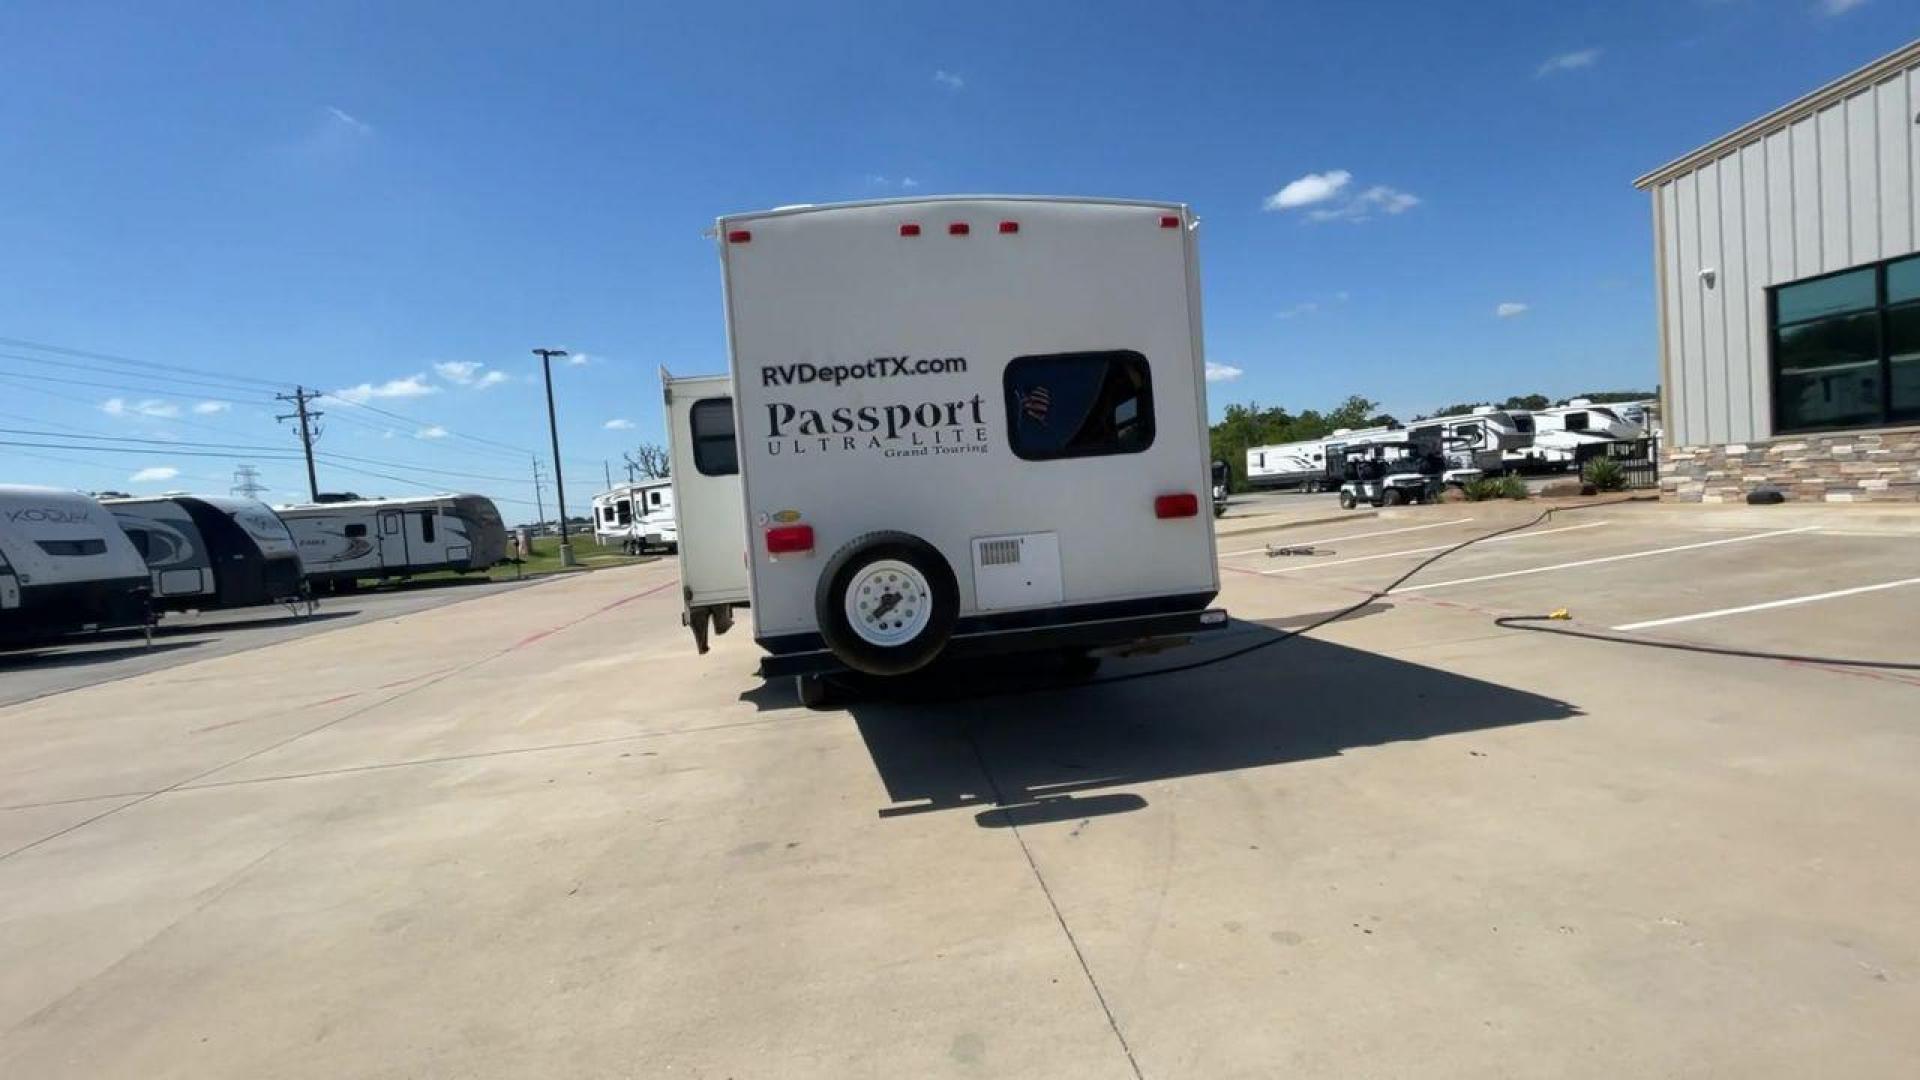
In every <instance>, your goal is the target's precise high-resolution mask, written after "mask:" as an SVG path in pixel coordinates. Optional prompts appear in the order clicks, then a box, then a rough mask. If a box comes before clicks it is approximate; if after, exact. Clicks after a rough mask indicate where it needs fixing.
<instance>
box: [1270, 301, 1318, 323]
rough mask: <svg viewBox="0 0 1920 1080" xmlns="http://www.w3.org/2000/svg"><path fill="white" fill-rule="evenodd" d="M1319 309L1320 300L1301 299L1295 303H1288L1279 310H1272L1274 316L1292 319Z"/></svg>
mask: <svg viewBox="0 0 1920 1080" xmlns="http://www.w3.org/2000/svg"><path fill="white" fill-rule="evenodd" d="M1319 310H1320V302H1319V301H1318V300H1302V301H1300V302H1299V303H1297V304H1289V305H1287V306H1286V307H1283V308H1281V309H1280V310H1279V311H1277V312H1274V318H1277V319H1294V318H1298V317H1300V316H1302V315H1311V314H1313V313H1314V312H1316V311H1319Z"/></svg>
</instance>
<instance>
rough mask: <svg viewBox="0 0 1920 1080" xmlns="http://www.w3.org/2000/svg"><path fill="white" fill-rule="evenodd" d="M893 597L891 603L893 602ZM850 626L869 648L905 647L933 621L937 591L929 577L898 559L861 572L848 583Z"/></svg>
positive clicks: (862, 568) (863, 569)
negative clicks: (935, 592)
mask: <svg viewBox="0 0 1920 1080" xmlns="http://www.w3.org/2000/svg"><path fill="white" fill-rule="evenodd" d="M890 597H891V599H889V598H890ZM846 609H847V623H848V624H849V625H850V626H852V627H853V632H854V633H855V634H858V635H859V636H860V640H862V641H864V642H866V643H867V644H869V645H879V646H881V647H883V648H884V647H889V646H894V645H904V644H906V643H907V642H909V641H912V640H913V639H915V638H917V637H919V636H920V633H921V631H923V630H925V629H926V628H927V623H928V622H929V621H930V620H931V619H932V618H933V590H932V589H931V588H929V587H928V585H927V578H926V575H925V574H922V573H921V572H920V571H918V570H916V569H914V568H913V567H911V566H909V565H907V564H906V563H903V562H901V561H900V560H898V559H881V560H879V561H878V562H871V563H868V564H867V565H865V566H863V567H861V568H860V570H859V572H858V573H856V574H854V575H853V580H852V581H850V582H848V583H847V596H846Z"/></svg>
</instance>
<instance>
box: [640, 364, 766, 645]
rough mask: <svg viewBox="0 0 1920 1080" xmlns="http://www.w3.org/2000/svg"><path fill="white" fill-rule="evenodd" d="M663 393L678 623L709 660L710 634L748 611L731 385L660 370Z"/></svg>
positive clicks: (744, 526) (724, 379) (743, 509)
mask: <svg viewBox="0 0 1920 1080" xmlns="http://www.w3.org/2000/svg"><path fill="white" fill-rule="evenodd" d="M660 386H661V389H662V390H663V391H665V393H666V399H667V453H668V457H669V459H670V460H671V461H672V462H673V505H674V512H675V514H676V515H677V518H678V524H679V530H678V532H677V534H676V535H677V537H678V541H679V549H680V592H681V598H682V600H683V602H684V604H685V608H684V610H683V611H682V614H681V616H680V621H681V623H682V624H683V625H685V626H686V627H687V628H688V629H690V630H692V631H693V641H694V646H695V647H696V648H698V649H699V650H700V651H701V652H706V651H707V632H708V629H709V628H711V629H712V631H713V632H714V633H719V634H724V633H726V632H727V631H728V630H729V629H732V627H733V612H734V609H735V608H742V607H746V606H747V595H748V593H747V514H746V505H745V503H744V502H743V500H742V496H741V491H740V448H739V444H738V442H737V441H736V440H735V439H734V436H733V432H734V428H733V383H732V381H731V380H729V379H728V378H727V377H726V376H725V375H698V376H690V377H687V378H675V377H674V376H673V374H672V373H670V372H668V371H667V370H666V369H665V368H662V369H660Z"/></svg>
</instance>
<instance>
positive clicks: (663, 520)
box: [593, 480, 680, 555]
mask: <svg viewBox="0 0 1920 1080" xmlns="http://www.w3.org/2000/svg"><path fill="white" fill-rule="evenodd" d="M593 538H594V540H595V542H597V543H599V544H600V545H601V546H603V547H612V546H614V545H616V544H617V545H619V546H620V547H621V548H623V549H625V550H626V552H627V554H629V555H638V554H640V553H641V552H643V551H658V550H662V549H665V550H667V551H672V550H674V549H675V548H676V547H678V546H679V543H680V534H679V528H678V525H677V523H676V521H675V518H674V512H673V481H671V480H648V481H645V482H643V483H638V484H626V485H623V486H620V487H616V488H614V489H613V490H611V491H603V492H601V493H600V494H598V495H595V496H594V497H593Z"/></svg>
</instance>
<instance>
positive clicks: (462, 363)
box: [433, 360, 486, 386]
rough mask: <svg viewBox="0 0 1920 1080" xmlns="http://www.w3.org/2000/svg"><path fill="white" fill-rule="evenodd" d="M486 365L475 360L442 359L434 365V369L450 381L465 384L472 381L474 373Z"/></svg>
mask: <svg viewBox="0 0 1920 1080" xmlns="http://www.w3.org/2000/svg"><path fill="white" fill-rule="evenodd" d="M485 366H486V365H484V364H481V363H479V362H478V361H474V360H442V361H441V362H439V363H437V364H435V365H433V370H435V371H437V372H439V373H440V377H441V378H443V379H445V380H447V381H448V382H452V383H459V384H460V385H462V386H465V385H466V384H468V383H470V382H472V381H473V377H474V375H475V374H477V373H478V372H479V371H480V369H481V368H482V367H485Z"/></svg>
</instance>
